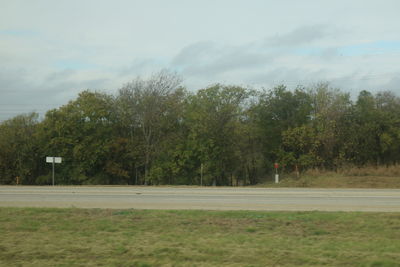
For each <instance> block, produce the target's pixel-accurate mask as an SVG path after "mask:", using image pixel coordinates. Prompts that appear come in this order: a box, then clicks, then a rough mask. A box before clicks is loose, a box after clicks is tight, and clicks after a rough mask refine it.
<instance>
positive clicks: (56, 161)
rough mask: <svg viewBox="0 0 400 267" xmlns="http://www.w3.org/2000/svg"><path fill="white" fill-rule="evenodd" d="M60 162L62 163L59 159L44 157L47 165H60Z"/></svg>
mask: <svg viewBox="0 0 400 267" xmlns="http://www.w3.org/2000/svg"><path fill="white" fill-rule="evenodd" d="M61 161H62V158H61V157H46V162H47V163H61Z"/></svg>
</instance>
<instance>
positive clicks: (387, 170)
mask: <svg viewBox="0 0 400 267" xmlns="http://www.w3.org/2000/svg"><path fill="white" fill-rule="evenodd" d="M258 186H267V187H315V188H400V165H392V166H378V167H377V166H369V167H362V168H358V167H346V168H343V169H339V170H337V171H336V172H334V171H326V170H322V171H321V170H318V169H310V170H307V171H305V172H304V173H302V174H301V175H300V176H297V175H296V173H282V174H281V175H280V182H279V184H275V183H274V177H273V176H272V175H271V177H270V179H269V180H268V181H267V182H265V183H264V184H260V185H258Z"/></svg>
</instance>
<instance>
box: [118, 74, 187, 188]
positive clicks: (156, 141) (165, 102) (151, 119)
mask: <svg viewBox="0 0 400 267" xmlns="http://www.w3.org/2000/svg"><path fill="white" fill-rule="evenodd" d="M180 83H181V79H180V78H179V77H178V76H177V75H176V74H172V73H169V72H167V71H161V72H159V73H156V74H154V75H152V76H151V77H150V78H149V79H147V80H144V79H141V78H140V77H138V78H137V79H136V80H134V81H132V82H130V83H128V84H126V85H125V86H123V87H122V88H121V89H120V90H119V94H118V103H120V104H121V107H123V109H121V108H120V109H119V115H120V116H121V118H122V120H123V124H124V127H125V129H127V131H128V132H129V136H130V140H131V142H132V143H134V136H137V137H139V139H138V140H139V142H140V143H141V144H142V147H141V148H142V153H143V154H142V158H141V162H142V163H143V165H144V166H143V167H144V181H143V183H144V184H147V183H148V178H149V174H150V169H151V167H152V163H153V162H154V159H155V157H156V155H157V154H158V152H159V148H160V143H161V142H162V140H163V138H164V137H165V136H166V135H168V134H169V133H171V132H173V130H174V127H175V126H176V125H177V124H178V123H179V116H178V113H179V109H180V106H179V105H180V103H181V102H182V97H183V96H184V90H183V88H181V87H180Z"/></svg>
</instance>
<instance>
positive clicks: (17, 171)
mask: <svg viewBox="0 0 400 267" xmlns="http://www.w3.org/2000/svg"><path fill="white" fill-rule="evenodd" d="M46 156H57V157H62V158H63V162H62V164H58V165H57V166H56V172H57V180H56V184H65V185H68V184H76V185H80V184H130V185H132V184H134V185H143V184H148V185H163V184H173V185H200V184H203V185H223V186H227V185H255V184H259V183H265V182H268V179H269V177H272V175H273V173H274V168H273V166H274V163H275V162H277V163H279V172H280V173H282V174H283V175H288V174H291V173H293V174H294V175H295V177H297V180H299V179H300V178H299V177H304V179H305V178H306V177H308V176H307V171H310V170H313V169H319V170H322V171H323V172H325V173H329V172H335V173H343V172H342V171H345V172H349V174H345V173H343V175H345V176H346V177H355V175H352V174H350V172H351V171H352V170H357V169H358V171H359V170H361V169H360V168H363V169H364V170H367V169H369V170H371V173H373V172H374V169H382V168H383V167H385V168H386V169H385V170H387V171H388V172H389V173H390V168H392V166H395V167H393V168H398V167H396V165H397V164H399V163H400V97H399V96H397V95H396V94H394V93H393V92H389V91H386V92H379V93H376V94H372V93H370V92H368V91H361V92H360V93H359V95H358V97H357V98H356V99H354V100H353V99H352V98H351V97H350V94H349V93H346V92H344V91H342V90H340V89H337V88H332V87H330V86H329V84H318V85H315V86H311V87H302V86H299V87H297V88H296V89H295V90H289V89H287V88H286V87H285V86H284V85H280V86H277V87H275V88H271V89H268V90H267V89H260V90H256V89H251V88H245V87H242V86H235V85H221V84H216V85H212V86H209V87H207V88H203V89H200V90H198V91H196V92H190V91H188V90H186V89H185V88H184V87H183V86H182V83H181V79H180V77H178V76H177V75H175V74H172V73H169V72H167V71H161V72H160V73H156V74H154V75H153V76H151V77H149V78H148V79H142V78H140V77H138V78H137V79H135V80H133V81H132V82H130V83H128V84H125V85H123V86H122V87H121V88H120V89H119V90H117V91H116V93H115V94H107V93H102V92H96V91H90V90H87V91H83V92H81V93H80V94H79V96H78V97H77V98H76V99H75V100H72V101H70V102H69V103H68V104H66V105H64V106H61V107H59V108H56V109H52V110H49V111H48V112H47V113H46V115H45V116H44V118H39V117H38V114H36V113H32V114H22V115H19V116H16V117H14V118H11V119H9V120H7V121H4V122H2V123H0V184H15V183H20V184H38V185H41V184H50V183H51V166H50V165H49V164H46V163H45V158H46ZM369 166H372V167H369ZM371 173H369V172H366V175H371ZM384 176H386V174H384ZM325 177H327V176H326V175H325ZM301 179H303V178H301ZM304 179H303V180H304ZM383 181H384V180H383ZM305 184H307V183H305ZM311 184H312V183H311Z"/></svg>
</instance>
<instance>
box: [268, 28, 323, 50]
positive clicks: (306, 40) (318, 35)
mask: <svg viewBox="0 0 400 267" xmlns="http://www.w3.org/2000/svg"><path fill="white" fill-rule="evenodd" d="M328 30H329V29H328V27H327V26H326V25H310V26H301V27H298V28H295V29H294V30H292V31H291V32H289V33H286V34H277V35H275V36H273V37H268V38H267V39H266V41H265V45H267V46H300V45H305V44H310V43H313V42H315V41H317V40H321V39H323V38H325V37H327V36H329V31H328Z"/></svg>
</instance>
